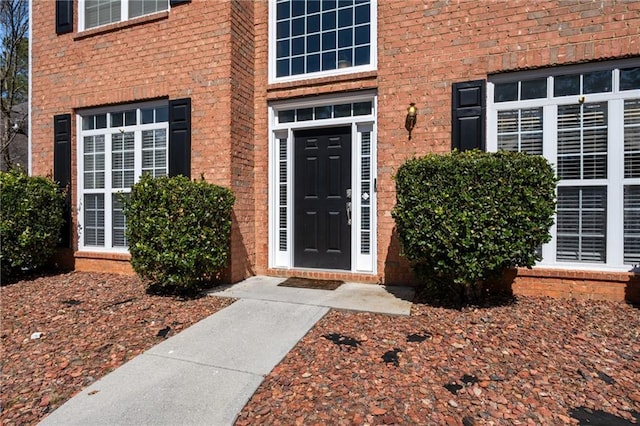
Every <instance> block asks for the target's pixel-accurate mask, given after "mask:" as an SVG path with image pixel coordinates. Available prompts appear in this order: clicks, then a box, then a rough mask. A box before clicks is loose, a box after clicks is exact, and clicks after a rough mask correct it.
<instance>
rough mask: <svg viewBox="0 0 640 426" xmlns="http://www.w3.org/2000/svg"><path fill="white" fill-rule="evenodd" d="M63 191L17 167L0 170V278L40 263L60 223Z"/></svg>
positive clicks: (45, 258) (46, 257) (54, 241)
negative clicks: (4, 170)
mask: <svg viewBox="0 0 640 426" xmlns="http://www.w3.org/2000/svg"><path fill="white" fill-rule="evenodd" d="M64 200H65V194H64V193H60V192H59V191H58V186H57V185H56V183H55V182H53V181H52V180H51V179H47V178H44V177H39V176H36V177H30V176H28V175H27V174H26V173H24V172H23V171H21V170H17V169H12V170H10V171H7V172H0V236H1V237H0V238H1V242H0V246H1V250H0V252H1V254H0V264H1V270H2V272H1V275H2V280H3V281H5V280H6V279H10V278H15V277H16V276H18V275H19V274H21V273H22V272H26V271H35V270H37V269H38V268H41V267H42V266H44V264H45V263H46V262H47V261H48V260H49V258H50V257H51V255H52V254H53V253H54V251H55V249H56V244H57V243H58V239H59V237H60V229H61V228H62V224H63V223H64V216H63V211H64Z"/></svg>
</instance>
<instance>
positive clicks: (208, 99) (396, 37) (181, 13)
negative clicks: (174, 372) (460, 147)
mask: <svg viewBox="0 0 640 426" xmlns="http://www.w3.org/2000/svg"><path fill="white" fill-rule="evenodd" d="M76 7H77V6H76ZM54 12H55V11H54V2H49V1H34V2H33V17H34V21H33V40H34V44H33V55H34V62H33V65H34V71H35V72H34V74H33V93H32V95H33V110H32V135H33V152H34V156H33V170H34V172H35V173H36V174H41V175H47V174H51V167H52V156H53V154H52V143H51V141H52V132H53V129H52V117H53V115H55V114H60V113H68V112H74V111H75V110H76V109H78V108H85V107H96V106H102V105H109V104H115V103H125V102H133V101H140V100H145V99H157V98H172V99H175V98H181V97H191V99H192V108H193V111H192V114H193V115H192V119H193V120H192V121H193V128H192V146H193V151H192V175H193V177H199V175H200V174H202V175H204V177H205V178H206V179H207V180H208V181H210V182H213V183H218V184H222V185H225V186H228V187H230V188H232V189H233V191H234V192H235V193H236V196H237V197H238V201H237V203H236V207H235V210H234V225H233V242H232V263H231V265H230V269H229V278H230V279H231V280H233V281H237V280H239V279H241V278H243V277H245V276H248V275H251V274H264V273H281V271H272V270H269V268H268V232H267V230H268V140H269V137H268V136H269V135H268V117H267V113H268V109H267V105H268V102H269V101H274V100H285V99H293V98H299V97H303V96H315V95H320V94H331V93H345V92H357V91H359V90H364V89H374V90H377V93H378V123H377V124H378V140H377V143H378V176H377V178H378V212H377V219H378V248H377V249H378V252H377V256H378V265H377V269H378V275H377V276H376V277H374V278H372V277H360V276H353V279H357V280H361V281H373V282H380V283H389V284H397V283H410V282H412V280H413V277H412V275H411V272H410V269H409V267H408V265H407V263H406V261H405V260H404V259H403V258H402V257H401V256H400V255H399V253H400V247H399V243H398V241H397V238H395V237H394V234H393V232H394V231H393V229H394V222H393V219H392V217H391V214H390V211H391V209H392V207H393V205H394V204H395V191H394V182H393V179H392V176H393V174H394V173H395V171H396V170H397V168H398V167H399V166H400V165H401V164H402V163H403V162H404V161H405V160H406V159H408V158H411V157H413V156H416V155H423V154H425V153H429V152H447V151H449V150H450V145H451V135H450V133H451V124H450V123H451V85H452V84H453V83H455V82H460V81H467V80H474V79H484V78H486V77H487V75H488V74H491V73H498V72H506V71H516V70H522V69H530V68H540V67H549V66H554V65H566V64H574V63H582V62H588V61H596V60H605V59H613V58H622V57H630V56H639V55H640V2H629V1H608V2H592V1H550V0H547V1H545V0H540V1H535V2H533V1H526V0H520V1H517V0H514V1H509V2H505V1H483V2H477V1H473V0H468V1H455V2H452V1H437V0H436V1H416V0H407V1H386V0H379V2H378V6H377V13H378V26H377V31H378V37H377V45H378V46H377V47H378V50H377V54H378V69H377V71H373V72H367V73H359V74H353V75H348V76H338V77H331V78H320V79H313V80H306V81H303V82H296V83H285V84H272V85H269V84H268V21H267V18H268V3H267V2H266V1H254V2H248V1H237V0H234V1H232V0H223V1H206V0H194V1H192V2H191V3H188V4H185V5H181V6H178V7H175V8H173V9H171V11H170V12H168V13H161V14H157V15H153V17H151V18H149V17H146V18H145V17H143V18H139V19H137V20H133V21H127V22H124V23H121V24H117V25H114V26H110V27H108V28H109V29H110V30H107V31H105V30H101V29H96V30H91V31H87V32H83V33H80V34H79V33H77V32H74V33H72V34H66V35H62V36H56V34H55V27H54V16H55V13H54ZM75 16H76V17H77V10H76V11H75ZM76 21H77V20H76ZM410 102H415V103H416V105H417V107H418V123H417V126H416V128H415V130H414V131H413V137H412V139H411V140H409V139H408V137H407V136H408V135H407V132H406V131H405V129H404V116H405V114H406V108H407V106H408V105H409V103H410ZM74 120H75V118H74ZM73 133H74V135H73V138H75V128H74V129H73ZM72 155H73V159H72V161H73V167H72V169H73V171H74V173H75V170H76V159H75V148H74V150H73V154H72ZM73 179H74V181H75V176H74V177H73ZM72 199H73V200H74V203H75V199H76V194H75V193H74V194H73V197H72ZM74 209H75V206H74ZM82 259H85V257H82ZM107 260H108V262H114V260H113V259H107ZM96 262H98V260H96ZM88 263H89V262H88V261H86V260H82V261H80V260H79V262H78V265H86V264H88ZM94 263H95V262H94ZM109 264H110V263H105V264H103V265H102V266H104V265H107V266H108V265H109ZM314 273H315V272H314ZM320 275H322V274H320ZM347 276H348V274H347ZM529 278H531V279H529ZM529 278H527V279H526V280H525V279H523V281H521V282H523V283H524V282H533V281H534V280H533V277H529ZM527 280H528V281H527ZM543 281H544V280H541V281H540V282H543ZM547 281H548V280H547ZM592 281H593V280H592ZM593 282H595V281H593ZM598 282H600V281H598ZM517 285H519V284H517ZM576 288H577V287H576Z"/></svg>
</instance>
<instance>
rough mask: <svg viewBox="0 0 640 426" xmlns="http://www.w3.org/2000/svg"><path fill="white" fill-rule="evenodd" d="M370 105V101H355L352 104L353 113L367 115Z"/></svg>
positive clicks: (369, 112)
mask: <svg viewBox="0 0 640 426" xmlns="http://www.w3.org/2000/svg"><path fill="white" fill-rule="evenodd" d="M372 106H373V104H372V103H371V102H356V103H354V104H353V115H369V114H371V108H372Z"/></svg>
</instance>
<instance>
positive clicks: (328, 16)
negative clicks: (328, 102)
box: [269, 0, 376, 82]
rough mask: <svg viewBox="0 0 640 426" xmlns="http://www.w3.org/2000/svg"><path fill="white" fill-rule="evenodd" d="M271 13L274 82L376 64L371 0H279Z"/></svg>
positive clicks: (272, 73) (374, 21) (271, 66)
mask: <svg viewBox="0 0 640 426" xmlns="http://www.w3.org/2000/svg"><path fill="white" fill-rule="evenodd" d="M269 13H270V36H269V38H270V55H269V56H270V77H271V79H270V80H271V81H272V82H278V81H291V80H295V79H300V78H309V77H321V76H325V75H337V74H345V73H350V72H358V71H368V70H373V69H375V67H376V55H375V52H376V3H375V0H277V1H272V2H271V3H270V10H269Z"/></svg>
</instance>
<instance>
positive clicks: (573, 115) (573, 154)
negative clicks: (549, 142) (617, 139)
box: [558, 102, 608, 179]
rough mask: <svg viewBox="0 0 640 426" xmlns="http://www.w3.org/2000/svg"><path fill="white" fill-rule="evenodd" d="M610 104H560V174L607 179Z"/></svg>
mask: <svg viewBox="0 0 640 426" xmlns="http://www.w3.org/2000/svg"><path fill="white" fill-rule="evenodd" d="M607 132H608V130H607V103H606V102H599V103H590V104H584V105H562V106H559V107H558V177H559V178H560V179H606V177H607V145H608V140H607Z"/></svg>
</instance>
